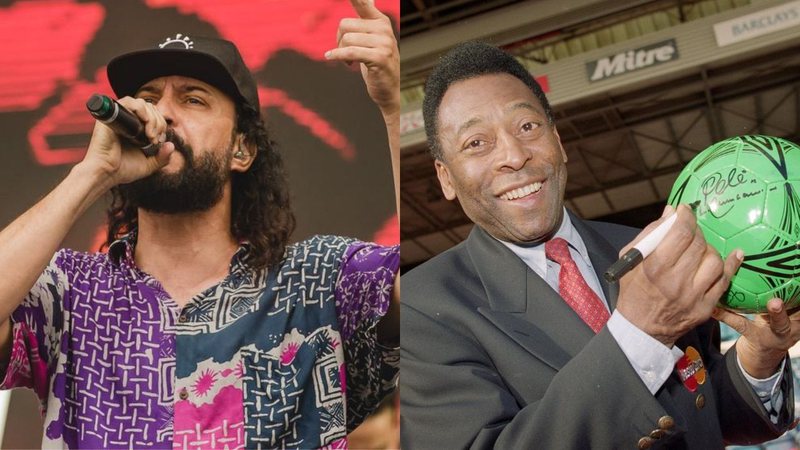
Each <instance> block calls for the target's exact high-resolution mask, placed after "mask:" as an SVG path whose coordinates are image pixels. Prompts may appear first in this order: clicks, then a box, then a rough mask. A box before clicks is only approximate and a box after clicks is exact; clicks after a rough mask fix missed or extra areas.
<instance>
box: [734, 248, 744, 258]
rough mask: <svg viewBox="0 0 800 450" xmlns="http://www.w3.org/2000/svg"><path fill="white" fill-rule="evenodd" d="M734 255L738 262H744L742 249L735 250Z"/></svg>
mask: <svg viewBox="0 0 800 450" xmlns="http://www.w3.org/2000/svg"><path fill="white" fill-rule="evenodd" d="M734 254H735V255H736V259H738V260H739V261H742V260H744V252H743V251H742V249H740V248H737V249H736V251H735V252H734Z"/></svg>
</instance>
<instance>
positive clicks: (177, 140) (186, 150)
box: [165, 127, 194, 160]
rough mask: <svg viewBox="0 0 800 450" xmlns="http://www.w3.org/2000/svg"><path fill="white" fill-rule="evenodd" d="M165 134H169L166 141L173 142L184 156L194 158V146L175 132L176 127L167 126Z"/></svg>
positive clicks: (188, 158) (189, 158)
mask: <svg viewBox="0 0 800 450" xmlns="http://www.w3.org/2000/svg"><path fill="white" fill-rule="evenodd" d="M165 134H166V135H167V139H166V141H167V142H172V144H173V145H175V150H176V151H178V152H180V154H181V155H183V157H184V158H186V159H187V160H192V159H193V157H194V152H193V151H192V148H191V147H189V146H188V145H186V141H184V140H183V138H182V137H180V136H179V135H178V133H176V132H175V129H174V128H172V127H170V128H167V131H166V132H165Z"/></svg>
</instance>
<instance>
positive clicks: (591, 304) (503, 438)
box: [401, 42, 800, 449]
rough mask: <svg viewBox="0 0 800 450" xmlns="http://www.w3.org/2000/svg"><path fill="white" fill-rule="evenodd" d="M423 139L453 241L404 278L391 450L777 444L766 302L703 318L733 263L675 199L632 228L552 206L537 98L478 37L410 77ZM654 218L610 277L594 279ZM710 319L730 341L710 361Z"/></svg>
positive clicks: (776, 354)
mask: <svg viewBox="0 0 800 450" xmlns="http://www.w3.org/2000/svg"><path fill="white" fill-rule="evenodd" d="M423 113H424V118H425V128H426V133H427V136H428V144H429V146H430V148H431V152H432V155H433V157H434V160H435V167H436V172H437V175H438V178H439V181H440V183H441V186H442V190H443V192H444V195H445V197H446V198H447V199H449V200H454V199H458V201H459V202H460V203H461V206H462V207H463V209H464V211H465V213H466V214H467V216H468V217H469V218H470V219H471V220H472V221H473V222H475V224H476V226H475V227H474V228H473V230H472V232H471V234H470V235H469V237H468V238H467V240H466V241H464V242H462V243H461V244H459V245H457V246H456V247H454V248H452V249H450V250H449V251H447V252H445V253H443V254H441V255H439V256H437V257H435V258H433V259H432V260H430V261H428V262H427V263H425V264H423V265H421V266H420V267H418V268H416V269H415V270H413V271H411V272H410V273H408V274H407V275H405V276H404V277H403V278H404V281H403V283H404V286H405V292H404V293H403V299H402V302H403V304H402V313H401V327H402V338H401V365H402V367H403V372H404V373H403V377H401V378H402V379H401V386H402V387H401V390H402V393H403V394H402V396H401V405H402V406H401V413H402V422H401V433H402V439H403V445H404V448H409V449H434V448H537V449H541V448H546V449H550V448H558V449H565V448H574V449H588V448H592V449H599V448H614V449H616V448H635V447H638V448H642V449H645V448H690V449H711V448H722V447H723V446H724V444H725V443H734V442H738V443H750V442H758V441H764V440H767V439H771V438H774V437H777V436H779V435H780V434H781V433H782V432H783V431H784V430H785V429H787V427H788V426H789V423H790V421H791V420H792V418H793V415H794V407H793V393H792V389H793V386H792V379H791V375H790V372H789V362H788V358H787V357H786V355H787V349H788V348H789V347H791V346H792V345H793V344H794V343H795V342H796V341H797V340H798V336H800V325H798V324H797V323H796V322H795V320H794V319H793V318H790V317H789V316H788V314H787V312H786V311H785V310H784V308H783V303H782V302H781V301H780V300H772V301H771V302H770V303H769V314H767V315H765V316H764V317H759V318H758V319H756V320H755V321H749V320H747V319H746V318H744V317H742V316H739V315H736V314H734V313H731V312H728V311H722V310H719V309H717V308H716V307H715V305H716V303H717V301H718V299H719V298H720V296H721V295H722V294H723V293H724V292H725V290H726V288H727V287H728V284H729V280H730V277H731V276H732V275H733V274H734V273H735V271H736V270H737V269H738V267H739V265H740V264H741V261H742V257H743V254H742V253H741V251H735V252H732V253H731V254H730V255H729V256H728V258H727V259H725V260H723V259H722V258H721V257H720V255H719V253H717V252H716V251H715V250H714V249H713V248H712V247H710V246H709V245H708V244H707V243H706V241H705V239H704V238H703V235H702V232H701V231H700V229H699V228H698V227H697V225H696V222H695V219H694V216H693V214H692V213H691V211H690V209H689V208H687V207H686V206H679V207H678V208H677V209H676V210H673V209H672V208H670V207H668V208H666V209H665V211H664V217H662V218H661V219H659V220H658V221H656V222H654V223H653V224H651V225H650V226H648V227H647V228H646V229H645V230H644V231H642V232H641V233H639V232H638V230H635V229H632V228H627V227H623V226H618V225H612V224H603V223H597V222H588V221H584V220H581V219H580V218H578V217H577V216H575V215H573V214H572V213H571V212H569V211H568V210H567V209H566V208H565V207H564V201H563V199H564V189H565V186H566V179H567V171H566V161H567V154H566V152H565V150H564V148H563V146H562V145H561V141H560V137H559V135H558V130H557V129H556V126H555V124H554V121H553V115H552V111H551V109H550V106H549V104H548V101H547V98H546V97H545V95H544V93H543V92H542V89H541V87H540V86H539V85H538V84H537V83H536V81H535V80H534V78H533V77H532V76H531V75H530V74H529V73H528V72H527V71H526V70H525V68H524V67H522V66H521V65H520V64H519V63H518V62H517V61H516V60H515V59H514V58H513V57H511V56H510V55H508V54H506V53H504V52H503V51H501V50H499V49H497V48H495V47H492V46H489V45H486V44H481V43H474V42H473V43H466V44H462V45H460V46H458V47H456V48H455V49H453V50H451V51H450V52H449V53H448V54H447V55H445V56H444V57H443V58H442V59H441V60H440V62H439V64H438V66H437V67H436V68H435V70H434V71H433V73H432V74H431V75H430V77H429V78H428V81H427V84H426V90H425V101H424V106H423ZM671 214H677V215H678V216H677V220H676V222H675V225H674V226H673V227H672V229H671V231H670V232H669V233H668V234H667V236H666V238H665V239H664V241H663V242H662V243H661V245H659V246H658V247H657V249H656V250H655V251H654V252H653V254H651V255H650V256H649V257H648V258H647V259H646V260H645V261H644V262H643V263H642V264H640V265H639V266H638V267H636V268H635V269H634V270H632V271H631V272H630V273H628V274H627V275H625V276H624V277H623V278H622V280H621V282H620V284H619V285H616V284H608V283H606V282H605V280H604V279H603V278H602V277H600V276H599V274H600V273H602V271H603V270H605V269H606V268H607V267H608V266H609V265H610V264H611V263H613V262H614V261H615V260H616V259H617V257H618V255H619V252H620V250H623V249H624V248H625V246H626V245H629V243H633V242H636V241H637V240H639V239H641V237H642V236H644V235H645V234H647V233H648V232H649V231H650V230H651V229H652V228H653V227H654V226H656V225H658V224H659V223H660V222H661V221H662V220H664V218H666V217H667V216H669V215H671ZM713 318H717V319H720V320H724V321H725V322H727V323H729V324H730V325H732V326H734V327H735V328H737V329H738V330H740V331H742V332H743V336H742V337H741V338H740V339H739V341H738V342H737V344H736V345H735V347H734V348H732V349H731V350H730V351H728V352H727V353H726V354H725V355H722V354H720V352H719V348H718V344H719V338H718V333H719V332H718V327H717V322H716V321H715V320H713Z"/></svg>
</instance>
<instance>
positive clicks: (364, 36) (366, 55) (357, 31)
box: [325, 0, 400, 116]
mask: <svg viewBox="0 0 800 450" xmlns="http://www.w3.org/2000/svg"><path fill="white" fill-rule="evenodd" d="M350 3H351V4H352V5H353V9H355V11H356V13H357V14H358V18H347V19H342V21H341V22H340V23H339V30H338V32H337V35H336V43H337V47H336V48H334V49H332V50H329V51H327V52H326V53H325V58H327V59H329V60H332V61H342V62H345V63H351V62H358V63H360V65H361V75H362V76H363V77H364V82H365V83H366V85H367V92H369V96H370V97H371V98H372V100H373V101H374V102H375V103H376V104H377V105H378V107H379V108H380V109H381V112H382V113H383V115H384V116H387V115H391V114H398V113H399V112H400V52H399V50H398V48H397V40H396V39H395V37H394V31H393V30H392V21H391V19H389V17H387V16H386V15H385V14H383V13H382V12H380V11H379V10H378V9H377V8H376V7H375V4H374V3H373V1H371V0H350Z"/></svg>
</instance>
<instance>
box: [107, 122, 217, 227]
mask: <svg viewBox="0 0 800 450" xmlns="http://www.w3.org/2000/svg"><path fill="white" fill-rule="evenodd" d="M170 140H171V141H172V142H173V143H174V144H175V151H177V152H180V153H181V155H183V157H184V160H185V164H184V167H183V168H182V169H181V170H180V171H178V172H177V173H172V174H165V173H162V172H161V171H157V172H155V173H153V174H152V175H149V176H147V177H145V178H142V179H141V180H136V181H134V182H132V183H128V184H123V185H120V186H119V190H120V193H121V194H122V196H123V197H125V198H127V199H128V202H129V204H130V205H131V206H133V207H134V208H142V209H144V210H147V211H151V212H155V213H165V214H181V213H190V212H199V211H206V210H208V209H209V208H211V207H212V206H214V205H216V204H217V202H219V201H220V199H221V198H222V192H223V189H224V187H225V184H226V183H227V182H228V180H229V179H230V175H231V174H230V171H229V166H230V158H231V152H230V150H231V148H230V147H229V148H228V149H227V150H228V151H226V152H225V155H227V156H224V157H222V158H216V157H215V156H214V155H213V154H212V153H211V152H208V153H205V154H203V155H202V156H200V157H199V158H198V159H197V160H195V156H194V150H193V149H192V147H191V146H190V145H188V144H186V143H185V142H184V141H183V139H181V138H180V136H178V135H176V134H174V133H172V138H171V139H170ZM231 145H233V142H231Z"/></svg>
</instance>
